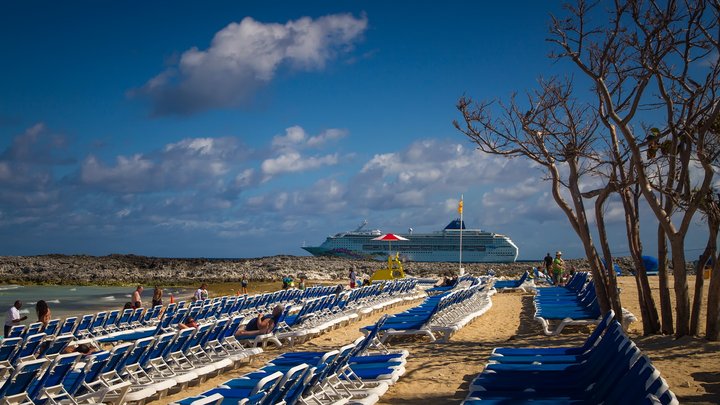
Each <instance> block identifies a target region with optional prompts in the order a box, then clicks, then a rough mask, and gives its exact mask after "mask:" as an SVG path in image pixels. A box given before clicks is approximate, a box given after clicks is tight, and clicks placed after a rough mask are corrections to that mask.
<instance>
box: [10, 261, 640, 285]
mask: <svg viewBox="0 0 720 405" xmlns="http://www.w3.org/2000/svg"><path fill="white" fill-rule="evenodd" d="M566 262H567V265H568V266H574V267H575V268H576V269H577V270H584V269H587V268H588V266H587V261H586V260H584V259H571V260H567V261H566ZM618 262H619V265H620V267H621V268H622V269H623V271H629V270H630V269H631V268H632V265H631V261H630V260H629V258H621V259H619V260H618ZM539 264H540V263H539V262H536V263H532V262H517V263H466V264H463V266H464V267H465V270H466V272H468V273H471V274H487V272H488V271H489V270H491V269H492V270H493V271H495V273H496V274H497V275H500V276H511V277H516V276H518V275H519V274H520V273H521V272H522V271H524V270H529V269H531V268H532V267H533V266H537V265H539ZM383 265H384V263H383V262H377V261H363V260H350V259H341V258H331V257H310V256H273V257H262V258H256V259H202V258H196V259H174V258H159V257H145V256H136V255H109V256H100V257H96V256H65V255H44V256H24V257H19V256H1V257H0V280H1V281H0V282H2V283H4V284H8V283H29V284H66V285H71V284H72V285H84V284H92V285H115V284H134V283H143V284H164V285H182V284H188V283H195V282H197V281H206V282H233V281H239V280H240V279H241V278H242V277H243V276H246V277H248V279H250V280H268V281H270V280H279V279H280V278H282V277H283V276H285V275H291V276H293V277H298V276H299V275H300V274H304V275H305V276H306V277H307V278H308V279H310V280H328V279H329V280H333V279H345V278H347V276H348V273H349V271H350V270H351V269H353V270H355V271H356V272H357V274H359V275H361V276H362V275H367V276H369V275H370V274H372V273H373V271H375V270H376V269H378V268H380V267H382V266H383ZM404 268H405V271H406V273H408V274H410V275H414V276H418V277H431V276H438V275H443V274H446V273H448V272H456V271H457V269H458V264H457V263H418V262H410V263H405V264H404Z"/></svg>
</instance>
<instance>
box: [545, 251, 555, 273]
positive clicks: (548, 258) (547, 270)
mask: <svg viewBox="0 0 720 405" xmlns="http://www.w3.org/2000/svg"><path fill="white" fill-rule="evenodd" d="M543 260H544V261H545V274H547V275H550V274H552V273H551V270H552V265H553V258H552V256H550V252H548V253H547V255H545V259H543Z"/></svg>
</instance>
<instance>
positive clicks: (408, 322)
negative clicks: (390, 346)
mask: <svg viewBox="0 0 720 405" xmlns="http://www.w3.org/2000/svg"><path fill="white" fill-rule="evenodd" d="M492 292H494V290H491V289H490V288H488V286H487V285H483V283H482V281H481V279H479V278H475V277H465V278H464V279H463V280H462V282H458V284H457V285H456V286H455V287H454V288H453V289H452V290H450V291H446V292H443V293H441V294H439V295H433V296H429V297H427V298H425V300H423V302H422V303H421V304H420V305H418V306H416V307H414V308H411V309H409V310H407V311H404V312H401V313H398V314H394V315H392V316H390V318H389V319H388V320H387V321H386V322H384V323H383V325H382V326H378V325H369V326H365V327H363V328H361V329H360V331H361V332H363V333H365V334H369V333H372V332H378V334H379V339H380V341H381V342H382V343H385V342H387V341H388V340H389V339H390V338H392V337H394V336H403V335H422V336H427V337H428V338H429V339H430V341H432V342H434V341H436V340H437V337H436V335H440V341H442V342H447V341H449V340H450V337H451V336H452V335H453V334H454V333H455V332H457V331H458V330H459V329H460V328H462V327H463V326H464V325H465V324H467V323H468V322H470V321H471V320H472V319H474V318H475V317H477V316H480V315H481V314H483V313H485V312H486V311H487V310H488V309H489V308H490V306H491V305H492V302H491V301H490V295H491V294H492ZM378 328H379V330H377V329H378Z"/></svg>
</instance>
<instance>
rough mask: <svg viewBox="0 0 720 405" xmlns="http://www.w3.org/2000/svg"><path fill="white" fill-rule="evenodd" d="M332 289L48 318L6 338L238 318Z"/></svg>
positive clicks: (90, 333)
mask: <svg viewBox="0 0 720 405" xmlns="http://www.w3.org/2000/svg"><path fill="white" fill-rule="evenodd" d="M335 288H336V287H335V286H315V287H310V288H307V289H305V290H297V289H291V290H281V291H276V292H273V293H265V294H257V295H241V296H237V297H236V296H224V297H218V298H213V299H207V300H204V301H196V302H193V303H186V302H185V301H181V302H179V303H171V304H169V305H167V306H166V307H164V308H163V307H162V306H160V305H157V306H155V307H153V308H147V309H146V308H137V309H125V310H113V311H100V312H98V313H96V314H86V315H83V316H82V317H80V318H79V319H78V318H77V317H68V318H66V319H64V320H60V319H51V320H50V321H49V322H48V325H47V327H46V328H45V329H44V330H43V329H42V323H40V322H35V323H31V324H30V325H28V326H25V325H16V326H13V327H12V328H11V330H10V333H9V334H8V336H5V338H16V337H27V336H31V335H34V334H36V333H39V332H44V333H45V334H46V335H48V336H54V335H64V334H68V333H71V334H74V335H75V336H76V337H78V338H88V337H96V336H104V335H108V334H111V333H116V332H119V331H125V330H130V329H138V328H142V327H147V326H154V325H156V324H157V323H158V322H160V320H161V319H164V320H165V321H166V322H168V323H169V321H171V319H170V318H168V315H175V313H176V311H178V310H182V309H183V308H185V309H184V311H181V314H182V315H183V316H184V318H182V319H176V320H175V322H174V323H175V324H177V321H182V320H183V319H185V318H187V317H193V318H194V319H196V320H202V319H205V318H208V319H217V318H220V317H223V316H233V315H239V314H243V313H247V312H253V311H255V312H264V311H267V310H268V309H272V307H273V306H275V305H277V304H287V303H297V302H302V301H304V300H308V299H312V298H316V297H321V296H326V295H330V294H334V293H335Z"/></svg>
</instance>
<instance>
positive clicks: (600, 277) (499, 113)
mask: <svg viewBox="0 0 720 405" xmlns="http://www.w3.org/2000/svg"><path fill="white" fill-rule="evenodd" d="M572 94H573V88H572V84H571V82H570V81H564V82H561V81H559V80H557V79H551V80H547V81H543V80H541V81H540V88H539V89H538V90H535V91H532V92H529V93H528V94H527V102H526V105H524V106H521V105H520V104H519V103H518V102H517V99H516V97H512V99H511V100H510V102H509V103H507V104H505V103H501V102H498V103H494V102H480V103H475V102H473V101H472V100H471V99H470V98H468V97H463V98H461V99H460V100H459V101H458V104H457V108H458V110H459V111H460V112H461V113H462V115H463V120H464V122H463V124H462V125H461V124H460V123H459V122H457V121H455V122H454V125H455V127H456V128H457V129H458V130H459V131H461V132H462V133H464V134H465V135H466V136H468V137H469V138H470V139H471V140H472V141H473V142H475V143H476V144H477V145H478V147H479V149H480V150H482V151H483V152H486V153H490V154H495V155H501V156H505V157H509V158H512V157H524V158H526V159H529V160H531V161H533V162H536V163H537V164H539V165H540V166H541V167H543V168H544V169H545V172H546V174H547V175H548V179H549V180H550V181H551V187H552V195H553V198H554V200H555V202H556V203H557V205H558V206H559V207H560V208H561V209H562V211H563V212H564V213H565V215H566V216H567V218H568V220H569V222H570V224H571V226H572V227H573V230H574V231H575V232H576V234H577V235H578V237H579V238H580V240H581V241H582V243H583V246H584V249H585V254H586V256H587V258H588V261H589V263H590V268H591V271H592V275H593V279H594V280H595V281H596V282H595V289H596V292H597V297H598V303H599V305H600V308H601V311H602V312H603V313H605V312H607V311H608V310H609V309H610V308H613V309H614V310H615V312H616V314H617V316H618V317H619V316H621V314H622V308H621V304H620V298H619V296H618V294H617V288H616V281H615V274H614V272H612V271H611V272H607V271H604V270H602V269H603V266H602V264H601V263H600V258H599V255H598V252H597V250H596V248H595V245H594V242H593V238H592V235H591V232H590V223H589V220H588V217H587V212H586V208H585V203H584V198H583V193H582V191H581V190H580V186H579V184H580V179H581V178H582V177H583V176H584V175H586V174H588V173H591V172H593V171H596V170H598V166H599V165H601V164H602V162H601V159H600V158H599V156H601V155H602V153H600V152H598V151H597V150H595V148H596V146H597V144H598V142H597V139H598V128H599V121H598V116H597V114H596V113H595V111H594V110H593V108H592V107H591V106H590V105H588V104H587V103H580V102H578V101H577V100H575V99H574V98H573V97H572ZM607 187H610V186H607ZM565 195H569V197H570V201H568V200H567V199H566V197H565ZM597 212H598V213H601V212H602V209H600V210H598V211H597ZM600 219H601V220H600V221H598V223H602V222H603V221H602V218H600Z"/></svg>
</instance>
